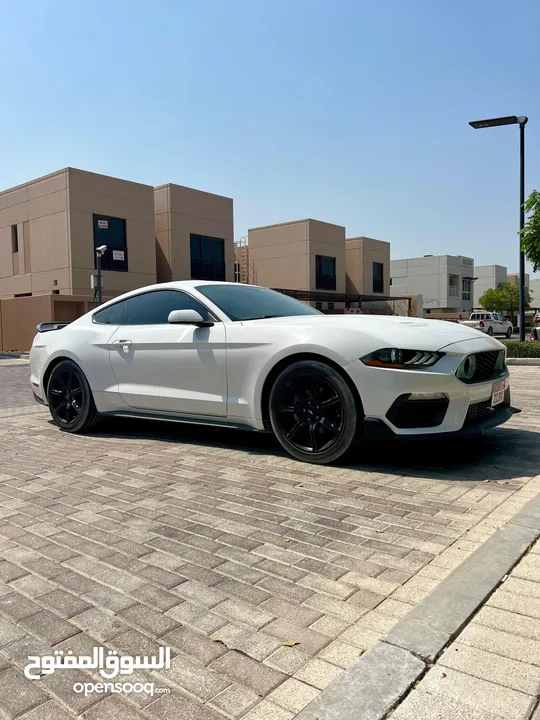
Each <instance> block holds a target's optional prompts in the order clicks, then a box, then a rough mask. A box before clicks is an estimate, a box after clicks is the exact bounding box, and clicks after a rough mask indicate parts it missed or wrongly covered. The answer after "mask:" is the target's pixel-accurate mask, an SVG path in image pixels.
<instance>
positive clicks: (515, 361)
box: [506, 357, 540, 367]
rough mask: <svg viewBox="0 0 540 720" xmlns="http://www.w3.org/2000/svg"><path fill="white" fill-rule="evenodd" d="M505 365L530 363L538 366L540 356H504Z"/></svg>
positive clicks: (539, 365) (539, 364)
mask: <svg viewBox="0 0 540 720" xmlns="http://www.w3.org/2000/svg"><path fill="white" fill-rule="evenodd" d="M506 364H507V365H532V366H533V367H540V358H509V357H507V358H506Z"/></svg>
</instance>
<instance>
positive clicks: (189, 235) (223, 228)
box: [154, 184, 235, 282]
mask: <svg viewBox="0 0 540 720" xmlns="http://www.w3.org/2000/svg"><path fill="white" fill-rule="evenodd" d="M154 203H155V231H156V232H155V236H156V255H157V279H158V282H168V281H170V280H191V279H194V280H227V281H230V282H233V281H234V263H235V256H234V240H233V233H234V228H233V201H232V199H231V198H227V197H223V196H222V195H213V194H212V193H208V192H203V191H201V190H193V189H192V188H187V187H182V186H181V185H173V184H169V185H160V186H159V187H157V188H155V190H154Z"/></svg>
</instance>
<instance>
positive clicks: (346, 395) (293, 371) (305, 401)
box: [269, 360, 363, 465]
mask: <svg viewBox="0 0 540 720" xmlns="http://www.w3.org/2000/svg"><path fill="white" fill-rule="evenodd" d="M269 411H270V422H271V424H272V429H273V431H274V434H275V436H276V438H277V439H278V441H279V443H280V444H281V445H282V446H283V448H284V449H285V450H286V451H287V452H288V453H289V455H292V457H294V458H296V459H297V460H300V461H301V462H308V463H315V464H318V465H327V464H329V463H332V462H336V461H337V460H344V459H345V458H346V457H347V456H350V455H352V453H353V452H354V450H356V449H357V448H358V447H359V446H360V445H361V443H362V441H363V427H362V419H363V413H362V411H361V410H359V408H358V407H357V402H356V399H355V397H354V395H353V392H352V391H351V388H350V387H349V385H348V384H347V382H346V380H345V379H344V378H343V377H342V376H341V375H340V374H339V373H338V372H337V371H336V370H334V369H333V368H332V367H330V366H329V365H326V364H325V363H323V362H318V361H315V360H301V361H299V362H296V363H294V364H293V365H289V367H287V368H285V369H284V370H283V372H282V373H281V374H280V375H279V376H278V378H277V379H276V381H275V383H274V385H273V387H272V390H271V392H270V400H269Z"/></svg>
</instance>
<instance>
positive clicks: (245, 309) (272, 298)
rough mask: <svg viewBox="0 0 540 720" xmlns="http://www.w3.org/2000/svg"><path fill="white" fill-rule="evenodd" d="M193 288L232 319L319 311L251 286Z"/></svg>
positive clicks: (278, 294)
mask: <svg viewBox="0 0 540 720" xmlns="http://www.w3.org/2000/svg"><path fill="white" fill-rule="evenodd" d="M196 289H197V290H198V291H199V292H200V293H201V295H204V296H205V297H207V298H208V299H209V300H210V301H211V302H213V303H214V305H217V307H218V308H219V309H220V310H222V311H223V312H224V313H225V315H227V317H229V318H230V319H231V320H234V321H239V320H260V319H262V318H267V317H294V316H296V315H321V314H322V313H320V312H319V311H318V310H315V308H312V307H311V306H310V305H304V304H303V303H301V302H299V301H298V300H295V299H294V298H291V297H289V296H288V295H283V294H282V293H278V292H275V290H269V289H268V288H262V287H255V286H254V285H241V284H239V285H235V284H233V283H231V284H229V285H199V286H198V287H197V288H196Z"/></svg>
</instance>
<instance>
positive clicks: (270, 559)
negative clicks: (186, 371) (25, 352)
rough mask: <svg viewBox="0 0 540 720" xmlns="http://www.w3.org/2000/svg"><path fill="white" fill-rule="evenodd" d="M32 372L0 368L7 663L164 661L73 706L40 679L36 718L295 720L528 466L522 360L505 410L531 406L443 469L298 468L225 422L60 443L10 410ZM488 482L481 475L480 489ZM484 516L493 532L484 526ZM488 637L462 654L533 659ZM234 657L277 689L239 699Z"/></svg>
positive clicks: (129, 426) (471, 544) (513, 590)
mask: <svg viewBox="0 0 540 720" xmlns="http://www.w3.org/2000/svg"><path fill="white" fill-rule="evenodd" d="M8 370H9V373H10V379H8V380H7V381H6V378H7V375H6V374H5V373H6V371H8ZM27 372H28V370H27V367H26V366H20V367H9V368H7V367H4V368H0V373H1V375H0V387H2V392H0V466H1V467H2V471H1V473H0V510H1V511H0V647H2V653H3V655H2V657H5V658H7V660H8V662H12V663H13V665H14V666H15V667H17V668H18V670H19V671H20V670H21V669H22V667H24V662H25V657H28V655H29V654H34V653H47V652H50V649H51V647H52V643H53V642H54V641H56V642H57V643H58V642H59V643H60V644H59V645H58V647H61V648H66V649H69V648H70V647H72V648H73V649H74V651H77V652H83V651H84V652H88V649H89V648H90V647H91V646H92V644H93V645H96V644H101V643H106V644H108V645H109V646H110V647H115V648H117V649H119V650H120V651H122V652H129V653H131V654H150V655H152V654H154V653H155V652H156V651H157V648H158V647H159V645H160V644H167V643H168V644H170V647H171V648H172V651H173V658H172V664H173V667H172V668H171V673H172V674H171V675H170V677H165V674H160V673H158V674H157V675H156V677H155V678H153V679H154V680H156V682H158V683H161V684H162V685H170V686H171V687H172V688H173V692H172V693H171V694H170V695H163V696H161V697H154V698H153V699H152V698H149V697H146V696H145V695H143V696H135V695H132V696H131V697H130V698H127V697H125V698H123V699H122V700H121V701H118V700H117V699H116V698H114V699H107V702H105V699H104V697H103V696H99V697H97V698H95V697H94V699H92V700H91V701H90V700H88V699H87V700H86V701H85V703H84V704H83V703H81V701H80V699H79V700H76V698H74V697H71V699H70V697H69V695H70V694H71V696H73V695H74V693H73V691H72V685H73V683H74V682H75V676H74V675H71V674H69V673H55V676H54V679H52V680H51V679H50V678H49V679H48V680H47V682H46V683H45V682H42V681H39V688H40V689H41V691H42V692H44V693H45V695H46V702H44V704H42V705H40V706H39V707H38V708H36V709H33V710H30V711H29V713H30V715H29V717H30V718H31V720H37V718H38V716H37V715H35V713H36V712H37V711H39V709H40V708H43V713H44V714H43V720H45V718H48V717H49V716H51V713H52V712H53V710H56V709H57V708H60V707H61V708H62V710H61V711H60V712H63V713H67V714H68V716H70V717H71V716H72V714H73V713H86V715H87V716H88V717H89V718H92V720H93V717H94V716H95V717H96V719H97V718H98V717H100V712H101V713H102V714H103V716H104V717H108V714H106V713H109V714H110V713H111V712H113V713H116V715H117V716H119V717H121V716H122V715H121V713H123V712H124V711H125V708H128V710H129V711H131V712H132V713H133V717H137V714H136V713H140V712H142V710H143V709H144V713H145V714H146V715H145V716H146V717H149V718H151V717H156V718H159V717H176V716H177V717H186V718H187V717H189V718H190V720H218V719H219V720H223V718H233V719H234V720H236V717H241V718H242V720H291V718H292V717H293V713H294V712H296V711H297V710H296V708H297V707H299V706H300V705H301V704H302V702H305V701H306V698H308V697H311V696H312V694H313V693H315V694H316V693H317V692H319V691H320V689H321V688H322V687H324V685H325V684H326V683H327V682H328V681H329V680H330V678H332V677H333V676H334V675H336V674H337V673H339V671H340V669H342V668H345V667H347V666H348V665H349V664H350V663H351V662H354V661H355V660H356V659H357V658H358V657H359V656H360V653H361V652H362V651H363V650H364V649H366V648H365V647H364V646H368V645H369V644H371V643H372V642H373V641H374V639H375V638H377V637H378V636H379V635H381V634H384V633H385V632H387V631H388V629H389V628H390V627H391V626H392V625H393V623H394V622H395V620H396V619H398V618H399V617H401V616H402V615H403V614H404V613H405V612H407V610H408V609H409V608H410V607H413V606H414V604H415V603H416V602H417V601H418V599H419V598H420V597H422V596H423V594H425V593H426V592H427V591H428V590H429V589H430V588H431V587H435V586H436V585H437V584H438V583H439V582H440V581H441V580H442V579H444V577H446V575H447V574H448V573H449V572H450V571H451V569H452V568H453V567H455V566H456V565H457V564H459V562H461V561H462V559H463V558H464V557H466V556H467V555H468V554H470V552H472V551H473V550H474V548H475V547H477V546H478V544H479V543H481V542H483V540H485V539H486V537H488V536H489V533H490V532H492V529H493V528H494V527H495V526H496V524H497V523H499V524H498V525H497V526H500V524H501V523H502V522H503V521H504V518H506V519H508V518H509V517H510V516H511V515H512V514H513V513H514V512H516V511H517V510H518V509H519V508H520V507H521V505H520V504H519V503H520V502H521V500H520V499H519V498H520V497H522V496H523V497H524V495H522V493H526V492H528V490H527V483H528V482H529V480H530V477H531V475H533V474H534V473H535V472H536V471H537V468H538V467H539V465H540V446H539V444H538V442H537V438H538V432H539V431H540V414H539V413H538V411H537V410H536V408H535V406H534V403H531V402H530V401H529V393H528V387H529V384H530V378H531V377H533V376H534V373H535V372H537V371H536V370H535V369H533V368H525V369H521V368H520V369H517V370H515V371H514V370H513V371H512V374H513V375H515V377H514V378H513V383H514V394H513V398H514V401H516V402H517V404H518V405H519V404H521V402H522V400H524V401H525V403H526V404H528V409H527V414H526V413H523V415H521V416H516V418H514V419H513V420H512V421H511V423H510V424H509V425H508V427H506V428H504V429H502V430H497V431H494V432H493V433H490V434H488V435H486V436H485V438H484V439H482V440H481V441H479V442H478V443H475V446H474V447H475V449H474V451H473V450H471V449H468V446H467V449H466V450H463V452H462V457H460V458H458V457H449V456H446V455H444V453H443V454H441V453H440V452H437V453H435V455H434V456H436V457H437V458H441V457H445V461H444V463H443V462H441V461H440V459H435V460H433V459H429V458H428V459H427V460H426V459H424V458H419V457H418V455H417V453H416V452H415V451H413V450H411V451H409V450H407V447H406V446H404V447H403V449H402V451H401V453H400V456H399V458H397V457H381V455H380V454H379V453H378V451H375V452H370V453H368V457H367V458H364V464H363V465H361V466H357V467H353V468H350V467H349V468H340V467H329V468H321V467H317V466H309V465H303V464H299V463H296V462H295V461H294V460H291V459H290V458H288V457H286V456H285V455H283V454H282V453H281V452H279V451H276V446H275V444H272V440H269V439H268V438H265V437H261V436H255V435H253V434H252V435H250V436H242V435H236V436H235V442H239V443H240V444H238V445H235V446H231V445H230V438H229V436H228V435H227V436H226V437H225V436H224V440H223V442H222V441H221V440H220V438H221V431H220V430H207V431H205V434H204V438H203V437H202V436H201V434H200V431H198V430H197V429H196V428H189V427H187V428H186V427H181V426H172V427H170V428H167V439H166V440H165V439H164V438H163V428H164V426H163V425H159V426H158V427H156V428H154V426H153V424H152V423H143V424H137V423H125V424H124V423H123V422H121V421H115V423H106V424H104V425H103V426H102V428H101V429H100V430H98V433H97V434H92V435H87V436H84V435H81V436H77V435H69V434H65V433H61V432H59V431H58V430H57V429H56V428H55V427H54V426H52V425H51V424H50V423H49V422H48V414H47V412H46V410H44V409H42V408H40V407H39V406H36V405H34V404H32V405H29V407H28V408H25V402H28V403H30V402H31V396H30V393H29V389H28V384H27ZM534 377H535V376H534ZM6 382H7V385H6ZM516 383H517V390H516V387H515V385H516ZM6 387H7V389H8V392H7V395H9V398H12V397H13V394H14V393H15V395H16V396H17V393H18V396H17V397H18V398H21V397H27V398H28V400H25V401H23V402H22V403H21V402H20V401H17V404H16V407H17V408H18V414H17V415H14V414H13V412H12V411H8V410H7V409H6V400H7V395H6V393H4V388H6ZM25 394H26V395H25ZM2 408H4V409H2ZM120 426H121V428H122V429H121V430H119V428H120ZM208 438H210V440H209V442H206V441H207V440H208ZM242 443H246V444H248V445H249V444H252V445H253V444H254V445H255V447H256V452H255V453H253V452H250V450H249V449H248V448H246V447H245V446H242ZM514 445H515V446H516V447H518V448H519V452H518V453H517V455H516V453H511V452H510V451H509V448H512V447H513V446H514ZM21 447H23V448H24V452H21ZM463 447H465V446H463ZM475 453H476V454H475ZM485 458H489V461H488V462H487V463H486V461H485ZM486 473H487V474H488V475H489V479H490V480H491V482H490V483H488V484H485V485H484V484H481V485H480V484H479V482H480V481H481V480H484V479H485V477H486ZM520 488H522V492H521V493H519V494H515V491H516V490H518V489H520ZM529 497H532V495H530V496H529ZM503 508H505V509H504V510H503ZM490 513H492V515H490V517H492V518H493V523H495V524H493V525H492V526H487V525H486V526H485V527H480V525H479V524H481V523H482V522H483V520H484V518H486V517H487V516H488V515H489V514H490ZM505 513H506V514H505ZM501 518H503V519H501ZM475 529H476V530H475ZM469 530H472V532H471V534H470V537H469V539H465V538H464V536H465V534H466V533H467V532H468V531H469ZM475 531H476V535H475ZM454 541H456V542H454ZM452 543H454V544H452ZM531 556H532V554H531ZM535 557H536V555H535ZM432 560H433V561H434V562H433V563H432V562H431V561H432ZM536 568H537V563H536V561H535V560H534V559H533V560H530V561H529V562H528V563H527V565H524V566H523V568H522V571H521V573H520V575H519V576H518V575H516V576H515V577H514V578H512V580H513V582H512V583H510V585H508V583H505V584H504V586H503V587H504V594H505V595H507V596H511V598H516V602H515V606H514V607H509V606H508V605H507V604H506V605H505V601H504V599H503V600H500V601H497V600H496V599H493V600H492V601H490V603H489V607H491V608H494V609H499V610H500V611H506V612H509V613H513V614H520V615H524V616H528V617H529V618H530V619H535V618H536V619H538V618H537V613H536V612H535V610H534V609H533V608H532V607H531V600H530V599H528V598H527V597H526V595H525V594H523V593H524V592H528V590H529V586H528V585H527V584H525V585H523V584H522V583H528V582H531V581H533V580H536V579H537V574H536ZM417 573H419V575H418V577H416V575H417ZM2 582H4V583H7V584H4V585H2V584H1V583H2ZM486 617H487V618H489V617H491V619H492V620H493V618H494V617H498V618H499V621H500V617H501V616H500V615H493V613H492V614H491V616H489V615H488V616H486ZM46 618H48V619H50V620H51V622H50V626H49V627H48V629H47V627H46V626H47V622H45V619H46ZM480 620H481V618H480ZM486 621H487V620H486ZM490 622H491V621H490ZM27 623H29V625H27ZM57 623H60V624H57ZM533 625H534V623H533V624H530V623H529V625H527V624H526V623H525V624H524V625H523V627H524V628H526V627H528V628H529V629H530V631H531V632H532V631H533V630H535V627H534V628H533ZM30 626H32V627H30ZM476 627H477V630H476V631H475V632H476V633H480V634H481V633H482V632H483V630H482V626H481V625H477V626H476ZM487 630H489V628H487ZM66 632H68V635H67V637H66V638H65V639H62V638H63V637H64V634H65V633H66ZM490 632H491V633H492V637H491V645H490V647H489V648H486V647H483V646H482V647H481V648H480V650H476V648H472V646H471V645H470V637H469V638H467V635H466V634H465V639H464V641H463V647H468V648H472V649H471V651H473V650H475V651H477V652H481V651H483V652H489V653H493V650H494V649H497V650H498V648H499V647H500V646H501V645H502V644H503V642H507V643H508V646H509V657H510V658H514V661H521V660H523V661H524V662H527V663H528V667H529V666H531V661H532V663H534V662H536V652H537V648H536V644H535V642H536V641H535V640H534V639H533V638H532V637H531V638H524V640H525V641H526V642H528V643H530V645H529V646H528V647H527V653H528V658H523V659H522V658H518V657H516V656H517V655H518V654H519V652H518V648H517V645H516V644H515V643H513V642H512V639H511V636H510V633H507V632H505V631H501V630H500V629H498V630H497V629H493V630H491V631H490ZM220 635H221V636H222V637H220ZM508 636H510V638H509V637H508ZM501 637H502V639H501ZM216 640H221V642H215V641H216ZM287 640H293V641H296V642H299V643H300V644H299V645H296V646H294V647H286V646H283V645H282V644H281V643H282V642H284V641H287ZM482 640H483V642H485V637H483V636H482ZM222 643H224V644H222ZM480 645H482V642H480ZM239 658H241V660H240V659H239ZM509 662H510V661H509ZM218 663H223V664H224V669H225V670H226V671H227V672H222V671H221V670H220V671H219V672H218V671H216V670H215V669H214V665H215V664H218ZM243 663H247V665H249V668H250V671H251V668H255V667H258V668H262V670H261V671H260V672H261V675H262V679H263V680H264V679H266V680H268V676H267V674H266V671H268V672H270V673H277V675H278V677H279V680H278V681H277V685H276V686H275V687H274V686H272V687H271V689H270V683H267V684H266V685H265V684H264V683H262V684H261V685H260V686H259V687H258V689H255V688H253V687H249V686H248V685H247V684H246V678H245V675H246V674H249V673H246V671H245V668H244V670H242V668H243V667H244V665H243ZM218 667H219V666H218ZM2 669H3V666H2V665H1V664H0V672H1V671H2ZM456 670H457V671H458V672H461V671H462V668H456ZM68 675H69V679H68V678H67V676H68ZM135 675H137V677H141V678H143V674H142V673H136V674H135ZM135 675H134V676H133V677H135ZM158 676H159V679H156V678H157V677H158ZM293 676H296V677H293ZM273 677H275V676H273ZM509 677H511V673H509ZM527 677H528V676H527ZM287 679H289V680H290V682H289V684H288V685H287V684H286V683H285V681H286V680H287ZM523 682H526V680H525V679H524V680H523ZM282 687H285V691H283V690H281V692H280V688H282ZM306 688H307V690H306ZM514 689H519V688H514ZM274 691H276V692H277V695H275V696H274V699H271V698H272V693H273V692H274ZM293 691H294V692H293ZM259 692H261V693H263V695H264V696H263V695H258V693H259ZM187 696H189V697H187ZM282 697H284V698H285V699H283V700H281V698H282ZM276 699H278V700H279V702H276V701H275V700H276ZM70 703H71V705H70ZM280 703H281V704H280ZM284 704H285V705H287V704H288V706H287V707H285V705H284ZM100 706H101V708H102V709H100ZM70 707H71V710H70V709H69V708H70ZM289 707H290V708H294V709H288V708H289ZM60 712H59V715H58V720H60V718H62V715H61V714H60ZM32 713H34V715H31V714H32ZM27 714H28V713H27ZM39 720H41V717H40V718H39ZM55 720H56V718H55ZM482 720H483V719H482Z"/></svg>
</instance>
